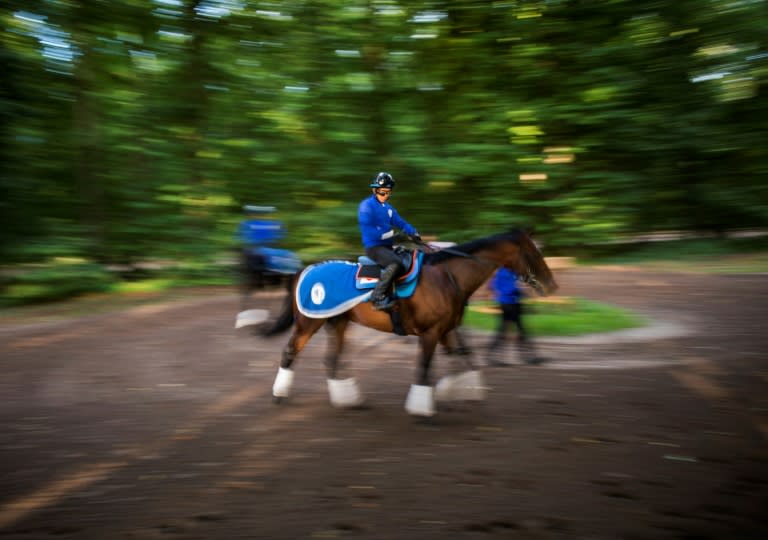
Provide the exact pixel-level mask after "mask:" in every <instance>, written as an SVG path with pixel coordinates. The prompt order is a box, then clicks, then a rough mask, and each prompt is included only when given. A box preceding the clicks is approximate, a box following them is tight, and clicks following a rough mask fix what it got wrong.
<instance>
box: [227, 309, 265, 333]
mask: <svg viewBox="0 0 768 540" xmlns="http://www.w3.org/2000/svg"><path fill="white" fill-rule="evenodd" d="M268 318H269V311H267V310H266V309H247V310H245V311H241V312H240V313H238V314H237V318H236V319H235V328H242V327H244V326H250V325H252V324H261V323H263V322H264V321H266V320H267V319H268Z"/></svg>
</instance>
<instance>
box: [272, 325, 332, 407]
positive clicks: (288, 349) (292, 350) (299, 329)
mask: <svg viewBox="0 0 768 540" xmlns="http://www.w3.org/2000/svg"><path fill="white" fill-rule="evenodd" d="M324 322H325V319H310V318H308V317H304V316H302V315H297V318H296V323H295V326H294V330H293V334H291V337H290V338H289V339H288V343H287V344H286V345H285V347H284V348H283V358H282V360H281V361H280V369H278V371H277V377H275V383H274V384H273V385H272V396H273V397H274V401H275V402H277V403H279V402H280V401H281V400H282V398H285V397H288V396H289V395H290V394H291V387H292V386H293V370H292V369H291V366H292V365H293V362H294V360H296V357H297V356H298V354H299V353H300V352H301V350H302V349H303V348H304V347H305V346H306V345H307V343H308V342H309V340H310V338H311V337H312V336H313V335H314V334H315V332H317V331H318V330H319V329H320V327H321V326H322V325H323V323H324Z"/></svg>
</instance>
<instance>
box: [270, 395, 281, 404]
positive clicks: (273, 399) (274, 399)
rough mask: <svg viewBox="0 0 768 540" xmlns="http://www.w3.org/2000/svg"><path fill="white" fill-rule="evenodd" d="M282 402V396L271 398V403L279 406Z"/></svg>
mask: <svg viewBox="0 0 768 540" xmlns="http://www.w3.org/2000/svg"><path fill="white" fill-rule="evenodd" d="M282 402H283V398H282V396H272V403H274V404H275V405H280V404H281V403H282Z"/></svg>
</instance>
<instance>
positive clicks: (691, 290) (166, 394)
mask: <svg viewBox="0 0 768 540" xmlns="http://www.w3.org/2000/svg"><path fill="white" fill-rule="evenodd" d="M558 279H559V281H560V282H561V285H562V290H561V293H562V294H564V295H579V296H584V297H587V298H591V299H594V300H600V301H607V302H611V303H615V304H619V305H622V306H625V307H628V308H631V309H634V310H637V311H639V312H640V313H643V314H645V315H648V316H650V317H651V318H652V319H653V320H654V326H653V327H652V328H651V329H650V330H647V329H646V330H644V331H639V332H629V333H622V334H617V335H613V336H586V337H583V338H578V339H570V340H568V339H542V340H540V341H539V342H538V346H539V349H540V353H541V354H543V355H545V356H546V357H548V358H549V359H550V361H549V362H547V363H545V364H543V365H541V366H524V365H517V366H512V367H506V368H486V369H484V370H483V373H484V376H485V379H486V383H487V385H488V387H489V390H488V398H487V400H486V401H484V402H481V403H458V404H452V405H450V406H447V405H441V406H440V407H439V410H438V414H437V415H436V416H435V417H434V419H433V420H432V421H431V422H423V421H417V420H415V419H414V418H412V417H410V416H409V415H407V414H406V412H405V410H404V409H403V404H404V400H405V396H406V393H407V391H408V387H409V385H410V383H411V381H412V379H413V376H414V361H415V359H416V358H417V354H418V351H417V344H416V342H415V341H414V339H413V338H404V337H398V336H393V335H387V334H381V333H375V332H372V331H369V330H367V329H363V328H360V327H354V328H353V329H352V330H351V331H350V333H349V338H350V339H349V341H348V348H347V350H346V354H345V358H346V360H347V372H348V373H349V374H352V375H355V376H356V378H357V380H358V381H359V383H360V385H361V387H362V389H363V391H364V393H365V395H366V398H367V405H368V407H366V408H363V409H360V410H337V409H334V408H332V407H331V406H330V404H329V402H328V395H327V390H326V381H325V374H324V371H323V367H322V357H323V353H324V341H325V339H324V336H323V335H318V336H316V337H315V339H314V340H313V341H312V342H311V343H310V345H309V346H308V347H307V349H306V350H305V352H304V354H303V355H302V356H300V358H299V360H298V363H297V365H296V385H295V394H294V396H293V397H292V398H290V399H289V400H287V401H285V402H283V403H281V404H279V405H276V404H273V403H272V400H271V399H270V392H271V386H272V382H273V379H274V376H275V373H276V369H277V363H278V361H279V358H280V351H281V349H282V347H283V345H284V343H285V341H286V340H287V337H288V336H287V335H284V336H280V337H276V338H272V339H269V340H265V339H261V338H256V337H254V336H253V335H251V334H250V333H249V332H247V331H243V330H238V331H235V329H234V318H235V314H236V312H237V311H238V300H237V298H236V297H235V296H234V295H233V294H231V292H229V291H221V292H219V293H216V294H214V293H211V292H208V293H206V294H205V295H200V294H198V295H195V296H193V297H189V298H181V299H178V300H176V301H167V302H163V303H159V304H148V305H141V306H133V307H125V308H121V309H120V310H118V311H115V312H112V313H104V312H100V311H99V310H95V311H94V312H93V313H85V314H82V315H79V316H77V317H69V318H62V317H56V318H53V319H50V320H35V321H30V320H11V319H8V318H4V319H3V327H2V329H0V358H2V360H0V362H1V364H0V365H2V370H3V373H2V377H0V395H2V405H1V406H0V486H1V487H0V539H32V538H77V539H113V538H116V539H157V538H167V539H173V540H175V539H209V538H215V539H236V538H264V539H283V538H285V539H300V538H361V539H362V538H364V539H389V538H398V539H400V538H405V539H407V538H418V539H452V538H458V539H486V538H514V539H517V538H519V539H549V538H555V539H560V538H579V539H590V540H598V539H606V540H608V539H627V540H641V539H656V538H663V539H680V540H692V539H716V538H717V539H719V538H729V539H730V538H733V539H737V538H738V539H758V538H759V539H764V538H768V512H767V510H768V392H767V390H768V363H767V361H766V353H765V350H766V344H767V343H768V336H767V335H766V334H767V333H768V331H767V330H766V328H767V326H766V320H767V319H768V302H766V300H767V298H766V296H768V294H767V293H768V276H765V275H733V276H712V275H693V274H652V273H648V272H641V271H633V270H627V269H588V270H568V271H563V272H562V273H560V274H559V275H558ZM257 300H258V302H259V303H260V305H262V306H263V307H267V308H269V307H274V306H276V305H277V303H278V300H279V297H278V295H275V294H272V295H264V296H260V297H259V298H257ZM487 341H488V336H484V335H472V336H471V342H472V344H473V345H474V346H475V347H476V348H478V349H480V348H481V347H482V346H483V345H484V344H485V343H486V342H487ZM510 355H511V356H510V357H509V359H510V360H511V361H514V360H515V358H514V354H513V352H510ZM480 359H482V354H478V361H479V360H480ZM451 365H452V364H451V359H450V358H449V357H446V356H443V355H442V354H441V355H439V356H438V358H437V361H436V366H435V373H436V375H437V376H439V375H441V374H444V373H446V372H448V371H449V370H450V369H451Z"/></svg>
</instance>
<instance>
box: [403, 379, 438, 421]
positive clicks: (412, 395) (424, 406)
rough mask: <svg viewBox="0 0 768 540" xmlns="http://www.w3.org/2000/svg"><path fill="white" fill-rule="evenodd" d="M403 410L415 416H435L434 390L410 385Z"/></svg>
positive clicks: (428, 387) (418, 385)
mask: <svg viewBox="0 0 768 540" xmlns="http://www.w3.org/2000/svg"><path fill="white" fill-rule="evenodd" d="M405 410H406V411H408V412H409V413H410V414H413V415H416V416H432V415H433V414H435V396H434V389H433V388H432V387H431V386H423V385H420V384H412V385H411V389H410V391H409V392H408V397H407V398H406V400H405Z"/></svg>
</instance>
